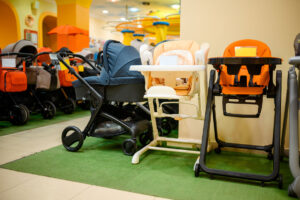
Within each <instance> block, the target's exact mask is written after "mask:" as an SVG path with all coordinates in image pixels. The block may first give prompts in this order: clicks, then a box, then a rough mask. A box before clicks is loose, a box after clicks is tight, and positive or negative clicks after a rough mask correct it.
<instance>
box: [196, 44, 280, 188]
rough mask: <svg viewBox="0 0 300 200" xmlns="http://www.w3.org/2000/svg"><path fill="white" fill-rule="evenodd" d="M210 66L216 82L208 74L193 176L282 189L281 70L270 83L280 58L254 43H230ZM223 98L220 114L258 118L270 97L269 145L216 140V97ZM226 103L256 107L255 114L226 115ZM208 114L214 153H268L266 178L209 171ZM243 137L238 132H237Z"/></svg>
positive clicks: (267, 48)
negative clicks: (270, 165) (232, 150)
mask: <svg viewBox="0 0 300 200" xmlns="http://www.w3.org/2000/svg"><path fill="white" fill-rule="evenodd" d="M209 64H212V65H213V67H214V68H215V69H216V70H217V73H218V78H217V80H216V82H214V81H215V72H216V71H215V70H212V71H211V72H210V80H209V88H208V96H207V105H206V111H205V120H204V127H203V135H202V145H201V152H200V159H199V158H198V160H197V161H196V163H195V166H194V171H195V176H196V177H197V176H199V173H200V172H206V173H208V174H210V175H221V176H228V177H235V178H243V179H249V180H256V181H261V183H262V184H264V182H270V181H278V186H279V187H280V188H281V187H282V176H281V175H279V163H280V162H279V161H280V123H281V121H280V116H281V71H280V70H278V71H277V72H276V85H274V84H273V71H274V70H275V68H276V65H278V64H281V59H280V58H273V57H271V51H270V48H269V47H268V46H267V45H266V44H264V43H262V42H260V41H257V40H240V41H237V42H234V43H232V44H230V45H229V46H228V47H227V48H226V49H225V52H224V56H223V57H219V58H210V59H209ZM216 96H221V97H222V98H223V103H222V104H223V114H224V115H225V116H230V117H241V118H258V117H259V116H260V113H261V108H262V102H263V96H266V97H267V98H273V99H274V103H275V117H274V129H273V140H272V144H269V145H264V146H258V145H249V144H238V143H228V142H225V141H222V140H220V139H219V137H218V131H217V121H216V109H215V107H216V105H215V97H216ZM227 104H250V105H257V106H258V109H257V113H256V114H239V113H229V112H228V111H227V109H226V106H227ZM211 113H212V115H213V123H214V132H215V140H216V142H217V144H218V147H217V148H216V149H215V152H216V153H218V154H219V153H221V148H224V147H231V148H240V149H250V150H260V151H265V152H267V153H268V159H270V160H273V171H272V173H271V174H269V175H261V174H252V173H246V172H234V171H227V170H221V169H213V168H209V167H208V166H207V165H206V154H207V146H208V138H209V129H210V120H211ZM238 134H240V135H242V134H241V133H238Z"/></svg>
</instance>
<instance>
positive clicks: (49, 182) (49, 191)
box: [0, 117, 161, 200]
mask: <svg viewBox="0 0 300 200" xmlns="http://www.w3.org/2000/svg"><path fill="white" fill-rule="evenodd" d="M87 121H88V117H84V118H79V119H75V120H71V121H67V122H62V123H59V124H55V125H50V126H46V127H41V128H36V129H32V130H27V131H22V132H19V133H15V134H11V135H6V136H1V137H0V164H4V163H7V162H11V161H14V160H17V159H20V158H22V157H24V156H28V155H30V154H33V153H36V152H40V151H43V150H46V149H49V148H51V147H54V146H57V145H59V144H61V141H60V134H61V131H62V130H63V129H64V128H65V127H66V126H68V125H76V126H78V127H79V128H83V127H84V126H85V125H86V123H87ZM2 199H3V200H17V199H23V200H27V199H30V200H32V199H38V200H44V199H45V200H59V199H64V200H69V199H72V200H85V199H89V200H94V199H97V200H98V199H101V200H105V199H122V200H127V199H128V200H135V199H145V200H148V199H149V200H150V199H152V200H154V199H155V200H159V199H161V198H157V197H152V196H147V195H142V194H136V193H131V192H125V191H120V190H115V189H110V188H104V187H99V186H93V185H88V184H83V183H76V182H72V181H66V180H60V179H56V178H49V177H44V176H38V175H33V174H27V173H22V172H15V171H12V170H7V169H0V200H2Z"/></svg>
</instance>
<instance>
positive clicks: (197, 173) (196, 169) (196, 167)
mask: <svg viewBox="0 0 300 200" xmlns="http://www.w3.org/2000/svg"><path fill="white" fill-rule="evenodd" d="M194 173H195V174H194V175H195V177H199V174H200V164H198V163H197V164H196V165H195V169H194Z"/></svg>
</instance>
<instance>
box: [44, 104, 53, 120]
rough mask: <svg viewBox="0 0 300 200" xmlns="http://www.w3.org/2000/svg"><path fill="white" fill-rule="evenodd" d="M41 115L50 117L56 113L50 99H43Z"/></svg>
mask: <svg viewBox="0 0 300 200" xmlns="http://www.w3.org/2000/svg"><path fill="white" fill-rule="evenodd" d="M43 107H44V108H43V111H42V115H43V118H44V119H52V118H53V117H54V116H55V114H56V107H55V105H54V104H53V103H52V102H51V101H45V102H44V103H43Z"/></svg>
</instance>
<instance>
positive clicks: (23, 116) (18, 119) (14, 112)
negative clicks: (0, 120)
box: [9, 104, 30, 125]
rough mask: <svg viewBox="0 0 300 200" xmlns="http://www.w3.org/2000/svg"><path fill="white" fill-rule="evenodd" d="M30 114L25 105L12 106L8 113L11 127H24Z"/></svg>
mask: <svg viewBox="0 0 300 200" xmlns="http://www.w3.org/2000/svg"><path fill="white" fill-rule="evenodd" d="M29 116H30V112H29V110H28V108H27V107H26V106H25V105H22V104H19V105H14V106H13V107H12V108H11V109H10V111H9V121H10V122H11V123H12V124H13V125H24V124H26V123H27V121H28V120H29Z"/></svg>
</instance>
